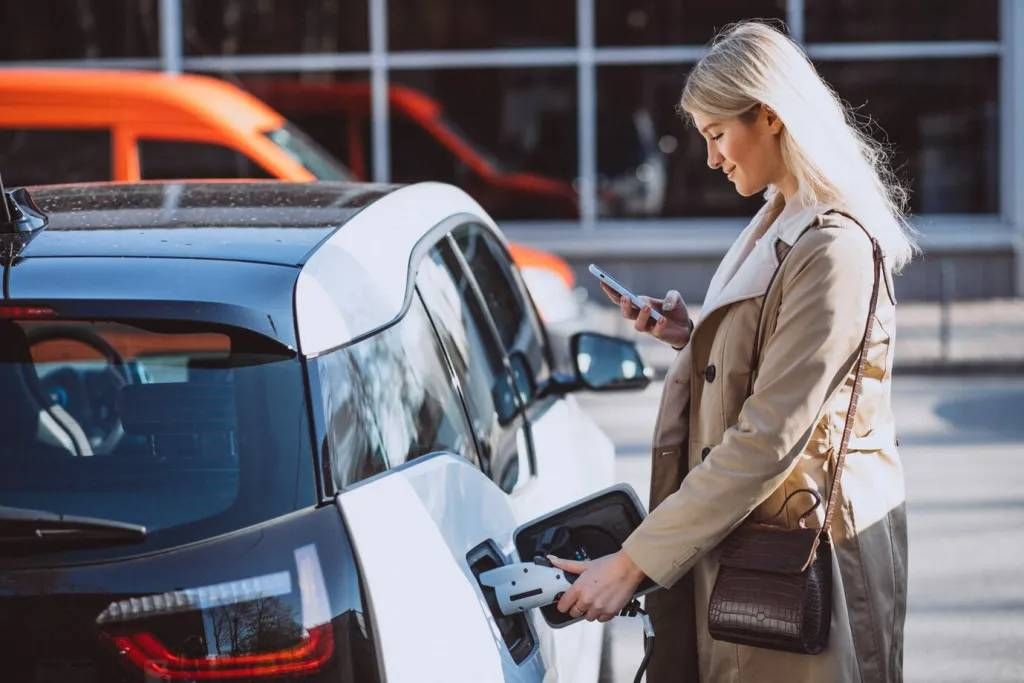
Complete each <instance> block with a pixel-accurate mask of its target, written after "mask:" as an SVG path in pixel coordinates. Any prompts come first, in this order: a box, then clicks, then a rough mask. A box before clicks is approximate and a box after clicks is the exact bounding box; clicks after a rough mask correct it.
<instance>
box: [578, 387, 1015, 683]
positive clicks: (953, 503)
mask: <svg viewBox="0 0 1024 683" xmlns="http://www.w3.org/2000/svg"><path fill="white" fill-rule="evenodd" d="M893 386H894V409H895V412H896V419H897V427H898V434H899V438H900V444H901V446H900V454H901V456H902V459H903V464H904V468H905V472H906V487H907V510H908V518H909V529H910V585H909V608H908V615H907V627H906V649H905V669H904V670H905V674H906V680H907V681H908V682H909V683H916V682H921V683H924V682H925V681H927V682H928V683H947V682H948V683H970V682H973V681H979V682H981V681H985V682H987V683H1001V682H1004V681H1005V682H1007V683H1009V682H1011V681H1013V682H1015V683H1019V682H1020V681H1024V466H1022V465H1024V463H1022V460H1024V376H1022V375H1016V376H1006V377H998V376H980V375H979V376H974V375H961V376H955V377H922V376H900V375H899V374H897V377H896V379H895V381H894V385H893ZM660 390H661V384H660V383H654V384H652V385H651V386H650V387H649V388H648V389H647V390H645V391H644V392H642V393H641V394H627V393H610V394H581V395H579V401H580V403H581V405H583V406H584V407H585V408H586V409H587V410H588V412H589V413H590V414H591V415H592V416H593V417H594V418H595V419H596V420H597V422H598V423H599V424H600V425H601V426H602V428H603V429H604V430H605V431H606V432H607V433H608V434H609V435H610V436H611V437H612V439H613V440H614V441H615V443H616V446H617V452H618V458H617V462H616V473H617V476H618V479H619V481H626V482H629V483H630V484H632V486H633V488H634V489H636V491H637V493H638V494H639V496H640V498H641V500H643V501H644V502H645V504H646V501H647V499H648V491H647V487H648V481H647V480H648V477H649V474H650V461H649V457H650V450H649V449H650V436H651V431H652V429H653V424H654V419H655V414H656V412H657V407H658V403H657V401H658V395H659V393H660ZM641 633H642V632H641V630H640V624H639V622H638V621H637V620H635V619H626V618H619V619H615V620H613V621H612V622H611V624H610V636H611V656H610V663H609V666H608V667H606V671H605V680H607V681H616V682H618V681H631V680H632V679H633V675H634V673H635V671H636V667H637V665H638V664H639V662H640V656H641V654H642V650H641V648H642V636H641Z"/></svg>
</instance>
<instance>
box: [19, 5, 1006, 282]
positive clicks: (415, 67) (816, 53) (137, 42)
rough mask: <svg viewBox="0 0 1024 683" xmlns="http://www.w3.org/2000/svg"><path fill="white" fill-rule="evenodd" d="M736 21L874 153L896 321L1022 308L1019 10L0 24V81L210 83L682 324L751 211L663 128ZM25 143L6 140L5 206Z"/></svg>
mask: <svg viewBox="0 0 1024 683" xmlns="http://www.w3.org/2000/svg"><path fill="white" fill-rule="evenodd" d="M750 17H761V18H768V19H777V20H780V21H783V22H785V25H786V26H787V27H788V30H789V32H790V35H791V36H792V37H793V38H794V39H796V40H797V41H798V42H800V43H801V44H803V45H804V46H805V48H806V50H807V52H808V53H809V55H810V56H811V58H812V59H813V60H814V62H815V64H816V65H817V67H818V69H819V71H820V72H821V74H822V75H823V76H824V77H825V78H826V80H828V81H829V82H830V83H831V84H832V85H833V86H834V87H835V88H836V89H837V90H838V92H839V93H840V95H841V96H842V97H843V98H844V99H846V100H847V101H848V102H850V103H851V104H852V105H853V106H854V107H856V111H857V113H858V117H859V118H861V119H862V120H864V121H865V122H869V125H870V126H871V128H872V130H873V131H874V132H875V134H876V135H877V136H880V137H881V138H883V139H886V140H888V142H889V143H890V144H891V146H892V150H893V154H894V160H895V166H896V169H897V172H898V174H899V175H900V177H902V178H904V179H905V180H906V182H907V183H908V185H909V187H910V189H911V191H912V194H911V208H912V211H913V214H914V219H913V222H914V224H915V225H916V226H917V227H918V229H919V230H920V231H921V233H922V240H921V241H922V245H923V246H924V248H925V250H926V253H925V256H924V257H923V258H922V259H920V260H918V261H917V262H915V263H914V264H913V265H912V266H911V267H910V268H908V269H907V271H906V273H905V274H904V275H903V276H902V278H901V281H900V283H899V285H898V287H899V293H900V294H901V296H902V298H903V299H904V300H906V299H935V298H937V297H938V296H939V293H940V291H941V290H942V289H943V287H944V288H945V289H946V291H947V292H953V293H955V295H956V296H957V297H959V298H972V299H977V298H990V297H1006V296H1016V295H1020V294H1021V293H1022V292H1024V258H1022V256H1024V2H1020V1H1019V0H972V1H971V2H936V1H933V0H872V1H870V2H864V1H859V0H858V1H855V0H715V1H714V2H711V1H698V0H519V1H518V2H514V3H513V2H483V1H476V2H459V1H457V0H67V1H62V2H58V1H56V0H49V1H45V0H40V1H37V2H32V3H26V2H17V3H15V2H12V1H11V0H4V2H3V3H2V4H0V24H2V25H3V26H4V28H5V39H4V41H0V67H14V66H59V67H74V68H78V67H89V68H105V69H150V70H162V71H165V72H170V73H180V72H196V73H206V74H209V75H213V76H217V77H219V78H223V79H226V80H228V81H230V82H232V83H234V84H236V85H238V86H240V87H242V88H243V89H246V90H248V91H250V92H252V93H253V94H255V95H256V96H257V97H259V98H260V99H263V100H265V101H266V102H268V103H269V104H270V105H271V106H272V107H273V108H275V109H277V110H278V111H280V112H281V113H283V114H284V115H285V116H286V117H287V118H288V119H290V120H291V121H293V122H294V123H296V124H297V125H298V126H299V127H300V128H303V129H305V130H306V131H307V132H308V133H309V134H310V135H311V136H312V137H313V138H314V139H316V140H317V141H318V142H319V143H320V144H321V145H322V146H323V147H325V148H326V149H327V150H328V151H330V152H331V153H332V154H333V155H334V156H335V157H337V159H338V160H340V161H341V162H342V163H343V164H344V165H345V166H347V167H348V169H349V170H350V172H351V173H352V174H353V175H354V176H356V177H359V178H364V179H368V180H376V181H381V182H388V181H394V182H410V181H416V180H423V179H437V180H443V181H446V182H452V183H455V184H457V185H460V186H462V187H464V188H465V189H467V190H468V191H469V192H470V193H472V194H473V195H474V196H475V197H477V198H478V199H479V200H480V201H481V203H482V204H483V205H484V207H485V208H487V209H488V210H489V211H490V212H491V213H492V215H494V216H495V218H496V219H497V220H498V221H499V223H500V224H501V225H502V227H503V228H505V230H506V231H507V232H508V234H509V235H510V236H511V237H512V238H514V239H516V240H518V241H520V242H524V243H527V244H532V245H535V246H539V247H542V248H545V249H549V250H551V251H553V252H556V253H558V254H561V255H563V256H564V257H566V258H567V259H568V260H569V261H570V262H571V263H572V265H573V266H574V267H575V268H576V269H577V272H583V270H584V269H585V267H586V264H587V263H589V262H591V261H596V262H598V263H601V264H602V265H603V266H605V267H606V268H607V269H608V270H610V271H611V272H613V273H615V274H616V275H618V276H620V277H621V279H622V280H623V281H625V282H627V283H629V284H630V285H631V286H633V287H635V288H636V289H637V290H639V291H645V292H652V293H657V292H660V291H664V290H665V289H666V288H668V287H670V286H671V287H678V288H680V289H681V290H682V291H683V294H684V296H686V297H687V298H688V299H690V300H700V299H702V298H703V295H704V287H705V286H706V284H707V282H708V280H709V279H710V276H711V273H712V272H713V269H714V266H715V265H716V264H717V262H718V259H719V258H720V257H721V255H722V254H723V253H724V251H725V249H726V248H727V246H728V245H729V244H730V243H731V241H732V240H733V239H734V237H735V235H736V234H737V232H738V231H739V230H740V229H741V228H742V227H743V226H744V225H745V224H746V221H747V219H748V218H749V216H750V215H752V214H753V213H754V212H755V211H756V210H757V208H758V206H759V202H760V200H759V199H757V198H752V199H746V200H744V199H742V198H740V197H738V196H737V195H736V194H735V192H734V191H733V189H732V187H731V185H730V184H729V183H727V182H726V181H724V180H723V179H722V177H721V175H720V174H718V173H713V172H710V171H709V170H708V169H707V167H706V166H705V151H704V145H703V141H702V140H701V139H700V137H699V136H698V135H697V133H696V132H695V131H693V130H689V129H687V128H686V126H685V125H684V123H683V122H682V121H681V119H680V118H679V116H678V115H677V113H676V111H675V106H676V102H677V100H678V97H679V93H680V91H681V89H682V86H683V83H684V81H685V78H686V74H687V71H688V70H689V69H690V68H691V66H692V65H693V63H694V62H695V61H696V60H697V59H699V58H700V56H701V54H702V53H703V50H704V47H703V46H704V45H705V43H706V42H707V41H708V40H709V39H710V38H711V36H712V35H713V34H714V32H715V31H716V30H717V29H719V28H721V27H722V26H724V25H726V24H727V23H729V22H731V21H735V20H738V19H743V18H750ZM3 106H4V102H3V101H2V99H0V107H3ZM36 132H37V133H38V131H36ZM61 133H62V134H63V135H64V137H62V138H61V140H62V142H61V145H62V146H63V147H64V148H67V146H68V145H73V144H74V141H73V140H71V141H70V142H69V138H68V137H67V134H68V133H74V131H67V130H64V131H61ZM95 133H96V131H86V130H83V131H81V134H82V136H83V141H88V140H91V141H92V142H93V143H95V139H96V138H95ZM20 134H21V132H19V131H17V130H0V163H2V164H3V171H4V173H5V175H10V176H12V178H11V181H12V182H17V181H16V179H15V178H14V177H13V175H14V173H15V171H14V170H11V169H14V168H18V167H19V165H21V166H22V167H23V166H24V164H25V163H27V162H25V158H31V155H29V156H28V157H26V156H25V155H24V153H25V150H26V147H25V145H24V137H23V136H22V137H19V135H20ZM89 136H92V137H89ZM83 144H84V143H83ZM194 152H195V150H194V149H193V150H192V153H194ZM53 153H55V151H51V154H53ZM19 154H22V155H23V156H22V157H20V158H19V156H18V155H19ZM37 158H38V157H37ZM239 166H240V167H241V166H245V165H239ZM84 172H85V173H86V176H85V177H83V176H81V175H79V176H78V177H77V179H89V178H88V173H89V171H88V169H87V170H86V171H84ZM248 172H250V173H251V169H250V170H249V171H248ZM245 173H246V172H245V171H240V174H241V175H244V174H245ZM94 174H95V175H96V176H97V177H96V178H95V179H97V180H99V179H104V177H103V175H102V171H101V170H95V171H94ZM579 280H580V282H581V283H585V284H587V285H589V284H590V283H589V280H590V278H589V277H583V276H581V277H580V278H579Z"/></svg>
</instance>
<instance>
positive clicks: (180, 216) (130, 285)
mask: <svg viewBox="0 0 1024 683" xmlns="http://www.w3.org/2000/svg"><path fill="white" fill-rule="evenodd" d="M29 192H30V193H31V196H32V199H33V200H34V201H35V203H36V205H37V206H38V207H39V209H41V210H42V211H43V212H44V213H46V214H47V216H48V220H49V223H48V226H47V227H46V228H45V229H44V230H42V231H41V232H40V233H39V234H38V235H37V236H36V237H35V238H34V239H33V240H32V241H31V242H30V243H29V245H28V246H27V247H26V248H25V249H24V250H23V251H22V252H21V257H20V258H19V260H18V262H16V264H15V265H14V266H13V267H12V268H11V276H10V296H11V298H12V299H16V300H24V301H34V302H43V301H45V302H54V301H62V300H63V301H67V302H81V301H87V302H93V303H94V304H103V303H104V302H105V303H107V304H110V303H111V302H113V303H117V304H118V306H120V308H118V307H115V309H114V310H115V311H116V310H121V309H124V310H128V309H131V310H134V311H138V310H141V311H142V314H143V315H145V316H148V317H160V315H161V311H171V312H174V310H177V311H178V312H177V313H175V317H178V315H179V313H180V310H183V309H181V308H180V307H179V308H178V309H174V310H172V308H173V305H176V304H178V303H182V302H186V303H187V302H191V303H196V304H204V305H205V304H211V305H214V306H216V307H218V308H217V310H220V311H224V310H228V309H229V308H230V311H229V312H230V313H231V315H232V320H234V323H231V324H241V325H242V326H244V327H247V328H248V329H252V330H255V331H257V332H259V333H260V334H264V335H266V336H270V337H274V338H276V339H278V340H280V341H281V342H283V343H285V344H287V345H288V346H289V347H291V348H298V349H300V350H301V352H302V353H303V354H305V355H307V356H317V355H320V354H322V353H325V352H328V351H330V350H332V349H335V348H338V347H340V346H343V345H345V344H348V343H350V342H353V341H356V340H358V339H361V338H363V337H365V336H366V335H368V334H371V333H373V332H374V331H376V330H378V329H380V328H383V327H386V326H388V325H390V324H391V323H393V322H394V321H395V320H397V319H398V318H400V317H401V315H402V314H403V313H404V311H405V309H406V307H407V305H408V303H409V301H410V300H411V295H412V291H413V282H414V280H413V278H414V277H415V269H416V267H417V266H418V261H419V259H420V258H422V256H423V255H424V253H425V251H426V249H427V248H428V247H429V245H430V244H432V243H433V241H436V239H440V238H441V237H442V236H443V234H444V232H446V231H447V230H450V229H451V228H452V227H454V225H455V224H456V223H459V222H466V221H473V222H476V223H478V224H480V225H483V226H486V227H487V228H488V229H490V230H492V231H497V226H496V225H495V224H494V222H493V220H491V218H490V217H489V216H488V215H487V213H486V212H485V211H484V210H483V209H482V208H481V207H480V205H479V204H477V203H476V202H475V201H474V200H473V199H472V198H471V197H469V195H467V194H466V193H465V192H463V191H462V190H460V189H458V188H456V187H453V186H451V185H446V184H444V183H433V182H427V183H417V184H414V185H409V186H396V185H380V184H370V183H334V182H311V183H286V182H280V181H270V182H259V181H256V182H209V181H200V182H193V181H185V182H171V183H96V184H80V185H55V186H41V187H34V188H29ZM434 233H437V234H436V235H434ZM427 237H431V239H429V240H428V239H425V238H427ZM434 237H436V239H433V238H434ZM499 239H501V238H500V236H499ZM218 264H219V265H218ZM145 302H160V305H159V306H153V307H149V308H146V306H145ZM140 305H141V306H142V308H140ZM225 307H227V308H225ZM236 308H237V309H244V310H235V309H236ZM68 310H69V311H70V310H72V309H70V308H69V309H68ZM75 310H84V309H81V308H79V309H75ZM92 310H93V309H88V310H85V313H84V314H87V315H93V314H92V313H91V311H92ZM190 310H191V309H190ZM195 310H196V311H197V315H199V313H202V311H200V309H199V308H195ZM203 310H206V309H203ZM215 312H216V311H214V313H215ZM214 313H210V312H206V313H203V315H211V316H212V315H214ZM95 315H97V316H98V317H103V316H105V315H106V314H105V313H104V314H102V315H101V314H98V313H97V314H95ZM189 319H192V318H189ZM196 319H201V318H196ZM202 319H205V318H202ZM210 320H213V319H212V318H210ZM239 321H242V322H239ZM246 321H250V322H246Z"/></svg>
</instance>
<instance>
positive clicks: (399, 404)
mask: <svg viewBox="0 0 1024 683" xmlns="http://www.w3.org/2000/svg"><path fill="white" fill-rule="evenodd" d="M316 365H317V370H316V371H317V372H318V374H319V375H320V387H321V394H322V399H323V405H324V410H325V413H326V415H327V447H328V450H329V452H330V461H331V471H332V473H333V479H334V484H335V486H336V487H338V488H344V487H345V486H348V485H349V484H352V483H354V482H357V481H359V480H361V479H365V478H366V477H369V476H372V475H374V474H377V473H378V472H383V471H384V470H386V469H387V468H388V467H389V466H395V465H400V464H402V463H403V462H406V461H408V460H411V459H413V458H416V457H418V456H421V455H425V454H427V453H431V452H434V451H440V450H446V451H452V452H454V453H458V454H460V455H462V456H463V457H465V458H467V459H469V460H471V461H473V462H477V457H476V450H475V447H474V444H473V437H472V433H471V432H470V429H469V425H468V424H467V423H466V418H465V414H464V413H463V412H462V406H461V405H460V403H459V398H458V394H457V393H456V391H455V389H454V387H453V386H452V384H451V379H450V375H449V373H448V368H447V364H446V362H445V359H444V355H443V353H442V351H441V349H440V347H439V346H438V344H437V339H436V337H435V336H434V332H433V329H432V328H431V325H430V320H429V319H428V318H427V316H426V314H425V313H424V311H423V304H422V303H421V302H420V301H419V300H418V299H416V298H414V299H413V301H412V304H411V305H410V307H409V310H408V312H407V313H406V314H405V316H404V317H403V318H402V319H401V320H400V321H399V322H398V323H397V324H395V325H393V326H392V327H390V328H388V329H387V330H384V331H383V332H380V333H379V334H375V335H373V336H372V337H370V338H368V339H366V340H364V341H362V342H359V343H358V344H355V345H354V346H350V347H347V348H344V349H341V350H339V351H335V352H334V353H330V354H327V355H325V356H323V357H321V358H319V359H317V361H316Z"/></svg>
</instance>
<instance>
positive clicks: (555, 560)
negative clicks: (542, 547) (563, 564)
mask: <svg viewBox="0 0 1024 683" xmlns="http://www.w3.org/2000/svg"><path fill="white" fill-rule="evenodd" d="M548 559H549V560H551V561H552V562H557V561H558V558H557V557H555V556H554V555H548Z"/></svg>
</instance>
